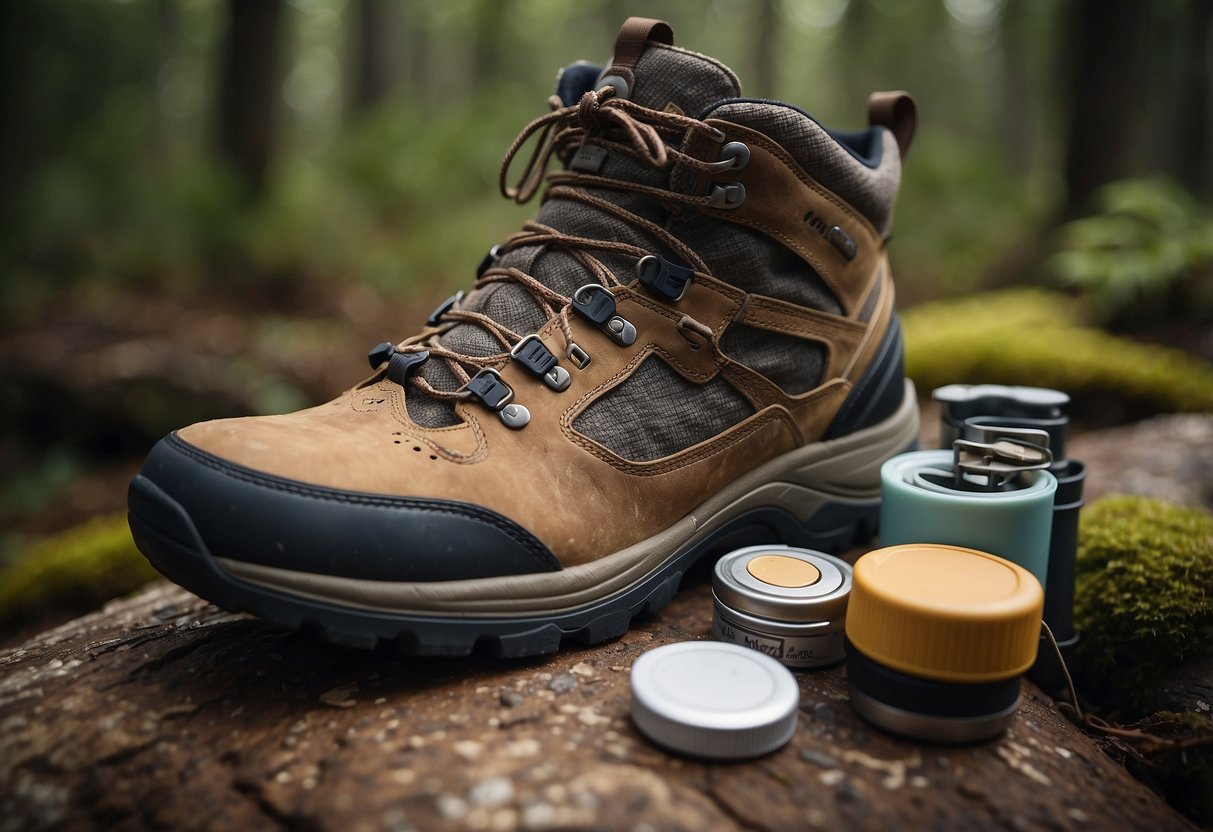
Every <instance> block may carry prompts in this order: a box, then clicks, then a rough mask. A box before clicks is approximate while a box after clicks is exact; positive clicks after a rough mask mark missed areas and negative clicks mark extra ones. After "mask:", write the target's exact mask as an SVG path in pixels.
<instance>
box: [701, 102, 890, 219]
mask: <svg viewBox="0 0 1213 832" xmlns="http://www.w3.org/2000/svg"><path fill="white" fill-rule="evenodd" d="M710 116H711V118H718V119H723V120H725V121H731V122H733V123H734V124H740V125H743V126H745V127H749V128H751V129H753V130H757V131H758V132H760V133H765V134H766V135H767V136H769V137H771V138H772V139H773V140H775V141H776V142H778V143H779V145H780V146H781V147H783V149H784V150H786V151H788V153H790V154H791V155H792V158H794V159H795V160H796V162H797V163H798V164H799V165H800V166H801V167H802V168H804V171H805V173H807V174H808V175H809V176H811V177H813V178H814V179H816V180H817V181H818V182H820V183H821V184H822V185H824V186H825V187H827V188H829V189H830V190H831V191H833V192H834V193H836V194H838V195H839V196H840V197H842V198H843V199H845V200H846V201H847V202H849V203H851V205H853V206H854V207H855V209H856V210H857V211H859V212H860V213H861V214H863V215H864V216H865V217H867V218H868V220H869V221H870V222H871V223H872V225H874V226H876V228H877V230H878V231H880V232H882V233H887V232H888V230H889V227H890V226H891V224H892V221H893V200H894V199H895V198H896V196H897V186H898V183H899V182H900V181H901V151H900V150H898V148H897V139H896V138H894V136H893V134H892V133H891V132H889V131H888V130H885V131H884V136H883V142H884V144H883V146H882V150H881V155H880V165H879V166H878V167H876V168H875V169H873V168H869V167H868V166H867V165H864V164H863V163H862V162H860V161H859V160H858V159H856V158H855V157H854V156H852V155H851V154H850V153H848V152H847V151H846V150H845V149H844V148H843V147H842V146H841V145H839V144H838V142H836V141H835V140H834V139H833V137H831V136H830V134H829V133H827V132H826V131H825V130H824V129H822V127H821V125H819V124H818V123H817V122H815V121H813V119H811V118H809V117H808V116H806V115H805V114H804V113H801V112H798V111H796V110H795V109H793V108H791V107H787V106H784V105H782V104H774V103H765V102H764V103H754V102H739V103H736V104H725V105H723V106H721V107H718V108H716V109H715V110H713V111H712V112H711V114H710Z"/></svg>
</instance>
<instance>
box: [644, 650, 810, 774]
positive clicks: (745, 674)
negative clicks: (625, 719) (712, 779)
mask: <svg viewBox="0 0 1213 832" xmlns="http://www.w3.org/2000/svg"><path fill="white" fill-rule="evenodd" d="M799 706H800V686H799V684H797V682H796V677H795V676H793V675H792V673H791V671H789V670H788V669H787V668H786V667H784V666H783V665H782V664H780V663H779V662H777V661H776V660H775V659H772V658H771V657H770V656H766V655H763V654H762V653H759V652H756V651H754V650H750V649H747V648H745V647H740V646H738V645H736V644H724V643H721V642H717V641H683V642H679V643H677V644H667V645H665V646H663V647H658V648H656V649H654V650H650V651H649V652H647V653H645V654H644V655H643V656H641V657H640V658H639V659H637V660H636V663H635V664H633V665H632V720H633V721H634V722H635V723H636V727H637V728H639V729H640V731H641V733H643V734H644V735H645V736H647V737H648V738H649V739H651V740H653V741H654V742H656V743H657V744H659V745H663V746H665V747H666V748H668V749H670V750H671V751H676V752H678V753H680V754H688V755H691V756H694V757H706V758H709V759H714V760H740V759H745V758H747V757H758V756H761V755H763V754H768V753H770V752H772V751H774V750H775V749H777V748H779V747H781V746H782V745H784V744H785V743H786V742H787V741H788V740H790V739H791V738H792V734H793V733H794V732H795V730H796V717H797V712H798V709H799Z"/></svg>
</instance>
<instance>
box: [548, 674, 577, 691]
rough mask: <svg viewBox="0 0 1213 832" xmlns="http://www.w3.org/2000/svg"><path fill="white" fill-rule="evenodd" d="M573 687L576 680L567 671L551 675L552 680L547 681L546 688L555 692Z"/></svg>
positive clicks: (575, 684) (575, 685)
mask: <svg viewBox="0 0 1213 832" xmlns="http://www.w3.org/2000/svg"><path fill="white" fill-rule="evenodd" d="M575 687H577V680H576V679H575V678H574V677H573V676H572V675H571V674H569V673H560V674H558V675H556V676H553V677H552V681H550V682H548V690H550V691H554V692H555V693H568V692H569V691H571V690H572V689H573V688H575Z"/></svg>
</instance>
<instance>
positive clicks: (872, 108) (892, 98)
mask: <svg viewBox="0 0 1213 832" xmlns="http://www.w3.org/2000/svg"><path fill="white" fill-rule="evenodd" d="M868 124H869V125H870V126H872V127H875V126H876V125H880V126H881V127H885V128H887V129H888V130H889V131H890V132H891V133H892V134H893V135H894V136H895V137H896V138H897V148H898V149H899V150H900V151H901V158H902V159H904V158H905V157H906V154H907V153H909V152H910V142H912V141H913V140H914V128H916V127H917V126H918V104H917V103H915V101H914V96H912V95H910V94H909V93H908V92H905V91H904V90H897V91H896V92H874V93H872V94H871V95H869V96H868Z"/></svg>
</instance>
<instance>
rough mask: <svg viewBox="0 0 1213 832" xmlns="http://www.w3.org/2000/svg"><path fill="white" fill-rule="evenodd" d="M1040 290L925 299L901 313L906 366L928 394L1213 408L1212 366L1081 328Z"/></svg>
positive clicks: (1068, 301)
mask: <svg viewBox="0 0 1213 832" xmlns="http://www.w3.org/2000/svg"><path fill="white" fill-rule="evenodd" d="M1082 318H1083V315H1082V307H1081V304H1079V303H1078V302H1077V301H1076V300H1074V299H1073V298H1070V297H1068V296H1066V295H1063V294H1060V293H1057V292H1050V291H1046V290H1043V289H1011V290H1006V291H1001V292H990V293H987V294H982V295H976V296H971V297H967V298H964V299H959V300H944V301H936V302H933V303H927V304H923V305H921V306H917V307H915V308H913V309H910V310H908V311H906V312H905V313H903V315H902V323H903V326H904V328H905V339H906V373H907V374H908V375H909V376H910V377H911V378H913V379H914V381H915V382H916V383H917V384H918V389H919V390H920V391H922V392H923V393H926V392H929V391H930V390H933V389H935V388H936V387H941V386H943V385H945V384H954V383H987V384H1024V385H1031V386H1035V387H1053V388H1056V389H1059V390H1065V391H1066V392H1067V393H1069V394H1070V395H1071V396H1073V397H1075V399H1076V400H1077V401H1078V402H1079V403H1080V404H1081V403H1082V401H1083V400H1084V399H1089V400H1094V401H1100V402H1101V403H1102V402H1103V401H1106V400H1107V399H1109V398H1110V399H1112V400H1116V401H1124V402H1127V403H1130V404H1135V405H1136V407H1135V408H1130V413H1135V412H1136V411H1141V412H1142V413H1157V412H1159V411H1179V412H1197V411H1210V410H1213V368H1211V367H1210V366H1209V365H1208V364H1207V363H1206V362H1203V361H1200V360H1198V359H1195V358H1192V357H1191V356H1189V355H1187V354H1186V353H1184V352H1182V351H1180V350H1176V349H1170V348H1166V347H1159V346H1150V345H1146V344H1141V343H1138V342H1136V341H1132V340H1129V339H1127V338H1118V337H1116V336H1113V335H1109V334H1108V333H1106V332H1104V331H1102V330H1099V329H1095V328H1091V327H1087V326H1084V325H1083V323H1082Z"/></svg>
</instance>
